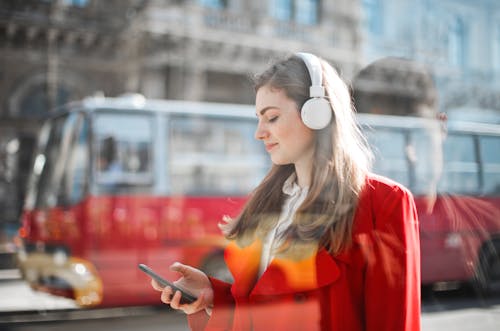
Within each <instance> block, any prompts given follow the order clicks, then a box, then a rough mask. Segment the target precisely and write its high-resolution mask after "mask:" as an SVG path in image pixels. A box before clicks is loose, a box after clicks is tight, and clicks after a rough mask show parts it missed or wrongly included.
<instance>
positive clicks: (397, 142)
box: [365, 128, 410, 187]
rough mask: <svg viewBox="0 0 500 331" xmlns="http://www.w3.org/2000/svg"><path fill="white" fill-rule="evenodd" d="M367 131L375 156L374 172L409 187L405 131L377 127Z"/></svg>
mask: <svg viewBox="0 0 500 331" xmlns="http://www.w3.org/2000/svg"><path fill="white" fill-rule="evenodd" d="M365 133H366V137H367V139H368V142H369V144H370V146H371V147H372V149H373V154H374V156H375V162H374V164H373V170H374V172H375V173H378V174H380V175H383V176H387V177H389V178H392V179H393V180H396V181H398V182H400V183H401V184H403V185H405V186H407V187H409V184H410V180H409V178H410V176H409V170H408V161H407V159H406V137H405V133H404V131H402V130H389V129H384V128H377V129H375V130H371V129H368V130H365Z"/></svg>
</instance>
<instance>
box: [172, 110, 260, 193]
mask: <svg viewBox="0 0 500 331" xmlns="http://www.w3.org/2000/svg"><path fill="white" fill-rule="evenodd" d="M169 127H170V130H169V132H170V133H169V144H168V148H169V153H168V155H169V166H168V171H169V178H170V185H171V190H172V193H174V194H193V195H206V194H210V195H222V194H224V195H226V194H234V195H246V194H248V193H249V192H250V191H251V190H252V189H253V188H255V186H256V185H257V184H258V182H259V180H260V179H262V178H263V176H264V175H265V173H266V172H267V166H266V165H267V163H268V161H267V159H266V158H265V152H264V151H263V149H262V144H259V143H258V142H257V141H256V140H255V139H254V138H253V133H254V130H255V122H254V121H252V120H241V119H240V120H234V119H228V118H224V119H221V118H217V117H206V116H191V117H188V116H175V117H172V118H171V120H170V124H169Z"/></svg>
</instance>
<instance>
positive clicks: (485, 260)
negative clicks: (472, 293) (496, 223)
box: [476, 241, 500, 295]
mask: <svg viewBox="0 0 500 331" xmlns="http://www.w3.org/2000/svg"><path fill="white" fill-rule="evenodd" d="M476 284H477V286H478V288H479V290H480V292H481V294H483V295H490V294H492V293H495V292H500V241H494V242H489V243H487V244H486V245H484V247H483V249H482V252H481V256H480V258H479V267H478V271H477V275H476Z"/></svg>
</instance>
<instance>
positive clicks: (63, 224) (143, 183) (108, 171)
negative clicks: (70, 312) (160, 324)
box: [18, 96, 270, 306]
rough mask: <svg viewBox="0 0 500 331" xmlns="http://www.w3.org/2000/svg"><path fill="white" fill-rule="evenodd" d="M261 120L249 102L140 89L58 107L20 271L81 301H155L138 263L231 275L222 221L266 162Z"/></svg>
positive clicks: (44, 146) (29, 204) (33, 192)
mask: <svg viewBox="0 0 500 331" xmlns="http://www.w3.org/2000/svg"><path fill="white" fill-rule="evenodd" d="M255 123H256V117H255V110H254V109H253V108H251V107H248V106H241V105H222V104H208V103H189V102H175V101H155V100H148V101H145V100H144V99H143V98H141V97H140V96H131V97H124V98H115V99H113V98H106V99H105V98H91V99H87V100H84V101H83V102H80V103H74V104H70V105H68V106H66V107H64V108H62V109H60V110H59V111H57V113H56V115H55V116H54V117H52V118H50V119H49V120H48V121H47V123H46V124H45V126H44V127H43V129H42V131H41V134H40V139H39V146H38V151H37V152H36V156H35V161H34V165H33V171H32V175H31V179H30V183H29V187H28V194H27V199H26V203H25V208H24V213H23V216H22V223H23V226H22V228H21V232H20V234H21V237H22V238H23V239H24V240H23V241H24V244H23V248H22V249H21V250H20V252H19V254H18V256H19V262H20V270H21V273H22V275H23V277H24V278H25V279H26V280H27V281H28V282H29V284H31V286H32V287H33V288H35V289H38V290H43V291H48V292H50V293H53V294H57V295H63V296H66V297H70V298H74V299H75V300H76V302H77V303H78V304H80V305H82V306H95V305H103V306H113V305H129V304H133V305H138V304H149V303H157V302H158V296H157V295H156V294H155V293H154V291H151V287H150V285H149V281H148V278H147V276H146V275H144V273H142V272H141V271H140V270H139V269H138V268H137V265H138V264H139V263H145V264H148V265H150V266H151V267H152V268H154V269H156V270H162V271H164V272H165V274H166V275H167V276H168V273H166V269H167V266H168V265H170V264H171V263H173V262H174V261H176V260H179V261H185V262H186V263H189V264H192V265H195V266H198V267H201V268H202V269H204V270H205V271H206V272H208V273H209V274H212V275H215V276H219V277H222V278H226V279H227V278H228V277H229V275H228V272H227V270H225V269H224V268H221V266H222V267H223V266H224V265H225V264H224V261H223V257H222V249H223V247H224V244H225V243H224V240H223V239H222V236H221V235H220V230H219V228H218V226H217V224H218V223H219V222H220V221H221V220H222V218H223V217H224V216H225V215H228V216H236V215H237V213H238V211H239V210H240V208H241V207H242V204H243V203H244V200H245V197H246V195H247V194H248V193H249V192H250V191H251V189H252V188H253V187H255V186H256V185H257V183H258V182H259V181H260V180H261V179H262V178H263V176H264V175H265V173H266V172H267V170H268V168H269V165H270V163H269V161H268V157H267V155H266V154H265V150H264V148H263V146H261V145H262V144H260V143H259V142H258V141H256V140H255V139H253V132H254V129H255V125H256V124H255ZM171 276H172V277H174V275H171Z"/></svg>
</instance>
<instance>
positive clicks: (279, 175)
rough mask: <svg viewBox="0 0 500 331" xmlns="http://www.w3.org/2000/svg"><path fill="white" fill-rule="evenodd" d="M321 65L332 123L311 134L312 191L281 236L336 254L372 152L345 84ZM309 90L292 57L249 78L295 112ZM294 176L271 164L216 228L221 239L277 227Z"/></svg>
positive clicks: (345, 239) (348, 232) (347, 236)
mask: <svg viewBox="0 0 500 331" xmlns="http://www.w3.org/2000/svg"><path fill="white" fill-rule="evenodd" d="M321 64H322V68H323V85H324V87H325V90H326V97H327V98H328V100H329V102H330V105H331V106H332V110H333V119H332V121H331V124H330V125H329V126H327V127H326V128H324V129H322V130H318V131H315V147H314V148H315V151H314V162H313V170H312V174H311V179H312V180H311V186H310V188H309V191H308V193H307V196H306V198H305V200H304V202H303V203H302V204H301V206H300V207H299V209H298V210H297V213H296V215H295V216H294V219H293V222H292V224H291V226H290V227H289V228H288V230H287V231H286V232H285V233H284V235H283V236H284V239H290V240H291V241H299V242H305V243H308V242H313V241H320V244H321V245H323V246H325V247H327V248H328V250H329V251H330V253H332V254H336V253H339V252H340V251H341V250H343V249H344V248H346V247H347V246H348V245H349V244H350V242H351V236H352V224H353V218H354V213H355V210H356V206H357V202H358V197H359V194H360V192H361V190H362V188H363V185H364V183H365V177H366V175H367V173H368V171H369V169H370V165H371V153H370V150H369V149H368V147H367V144H366V140H365V139H364V138H363V136H362V135H361V133H360V131H359V128H358V125H357V123H356V120H355V116H354V111H353V107H352V100H351V96H350V94H349V90H348V88H347V86H346V84H345V83H344V82H343V81H342V79H341V78H340V77H339V75H338V73H337V72H336V70H335V69H334V68H333V67H332V66H330V65H329V64H328V63H327V62H326V61H324V60H321ZM310 85H311V79H310V76H309V73H308V71H307V68H306V66H305V64H304V62H303V61H302V60H301V59H300V58H299V57H297V56H295V55H292V56H289V57H287V58H285V59H283V60H279V61H277V62H275V63H274V64H272V65H271V66H270V67H269V68H268V69H267V70H265V71H264V72H263V73H261V74H260V75H257V76H255V77H254V86H255V91H257V90H258V89H259V88H261V87H262V86H270V87H272V88H275V89H281V90H283V91H284V92H285V93H286V95H287V97H289V98H290V99H292V100H294V101H295V103H296V105H297V111H299V109H300V108H301V107H302V105H303V104H304V102H305V101H306V100H307V99H308V98H309V86H310ZM294 171H295V169H294V165H293V164H288V165H273V166H272V168H271V170H270V171H269V173H268V174H267V176H266V177H265V178H264V179H263V180H262V182H261V183H260V184H259V185H258V186H257V188H256V189H255V190H254V191H253V192H252V194H251V196H250V199H249V200H248V202H247V204H246V205H245V207H244V208H243V210H242V212H241V214H240V215H239V216H238V217H237V218H236V219H234V220H231V221H230V222H229V223H227V224H223V225H222V226H221V228H222V229H223V231H224V233H225V235H226V237H227V238H228V239H238V238H241V237H242V236H244V235H247V234H249V233H252V231H254V230H256V229H257V228H258V227H261V226H264V228H267V229H269V228H270V226H272V225H273V224H276V222H277V219H278V217H279V214H280V212H281V208H282V205H283V202H284V200H285V196H284V194H283V192H282V188H283V185H284V182H285V181H286V179H287V178H288V177H289V176H290V175H291V174H292V173H293V172H294ZM263 222H266V223H267V224H263Z"/></svg>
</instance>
